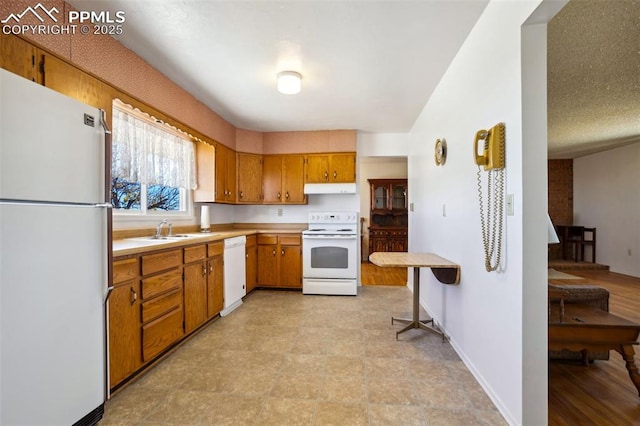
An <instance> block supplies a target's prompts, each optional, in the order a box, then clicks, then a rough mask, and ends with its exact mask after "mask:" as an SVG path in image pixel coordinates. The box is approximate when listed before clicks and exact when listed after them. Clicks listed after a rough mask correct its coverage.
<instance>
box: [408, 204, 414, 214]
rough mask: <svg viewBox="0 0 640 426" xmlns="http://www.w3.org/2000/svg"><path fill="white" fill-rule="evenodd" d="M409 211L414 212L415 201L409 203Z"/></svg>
mask: <svg viewBox="0 0 640 426" xmlns="http://www.w3.org/2000/svg"><path fill="white" fill-rule="evenodd" d="M409 211H410V212H412V211H413V203H409Z"/></svg>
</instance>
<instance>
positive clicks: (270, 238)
mask: <svg viewBox="0 0 640 426" xmlns="http://www.w3.org/2000/svg"><path fill="white" fill-rule="evenodd" d="M258 244H265V245H269V244H278V236H277V235H272V234H260V235H258Z"/></svg>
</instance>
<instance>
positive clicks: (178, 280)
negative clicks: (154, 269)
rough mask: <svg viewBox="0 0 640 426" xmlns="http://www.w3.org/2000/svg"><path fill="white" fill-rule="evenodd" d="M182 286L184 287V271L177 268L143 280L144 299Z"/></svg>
mask: <svg viewBox="0 0 640 426" xmlns="http://www.w3.org/2000/svg"><path fill="white" fill-rule="evenodd" d="M180 288H182V271H181V270H180V269H176V270H173V271H169V272H167V273H166V274H162V275H158V276H156V277H151V278H147V279H144V280H142V299H143V300H146V299H149V298H151V297H153V296H156V295H158V294H161V293H164V292H166V291H169V290H171V289H180Z"/></svg>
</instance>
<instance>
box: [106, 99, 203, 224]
mask: <svg viewBox="0 0 640 426" xmlns="http://www.w3.org/2000/svg"><path fill="white" fill-rule="evenodd" d="M112 109H119V110H120V111H123V112H125V113H126V114H130V115H132V116H133V117H135V118H137V119H139V120H142V121H145V122H146V123H148V124H150V125H153V126H155V127H158V128H160V129H161V130H162V131H166V132H168V133H172V134H174V135H176V136H178V137H180V138H182V139H184V140H187V141H189V142H191V143H193V144H194V155H195V141H194V140H193V138H192V137H190V135H189V134H187V133H186V132H184V131H182V130H180V129H178V128H176V127H174V126H172V125H169V124H168V123H165V122H163V121H161V120H158V119H156V118H155V117H153V116H151V115H149V114H147V113H145V112H142V111H140V110H139V109H138V108H136V107H133V106H132V105H128V104H126V103H124V102H122V101H121V100H119V99H114V100H113V102H112ZM112 155H113V154H112ZM193 173H194V174H196V175H197V172H196V170H193ZM148 186H149V185H148V184H145V183H141V182H140V191H141V194H140V209H135V210H133V209H120V208H115V207H114V208H112V211H113V217H114V219H116V218H117V219H118V221H123V222H133V221H136V222H156V221H157V220H159V219H160V218H171V219H174V220H193V218H194V211H195V209H194V201H193V192H194V191H193V190H192V189H188V188H178V189H179V190H180V206H181V207H183V209H181V210H148V209H147V193H148V189H147V188H148Z"/></svg>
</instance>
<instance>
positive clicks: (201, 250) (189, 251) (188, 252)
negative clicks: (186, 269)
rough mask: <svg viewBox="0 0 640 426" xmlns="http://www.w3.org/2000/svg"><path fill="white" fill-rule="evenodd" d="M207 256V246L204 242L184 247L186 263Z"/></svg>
mask: <svg viewBox="0 0 640 426" xmlns="http://www.w3.org/2000/svg"><path fill="white" fill-rule="evenodd" d="M206 257H207V246H205V245H204V244H203V245H201V246H196V247H187V248H185V249H184V263H191V262H196V261H198V260H204V259H205V258H206Z"/></svg>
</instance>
